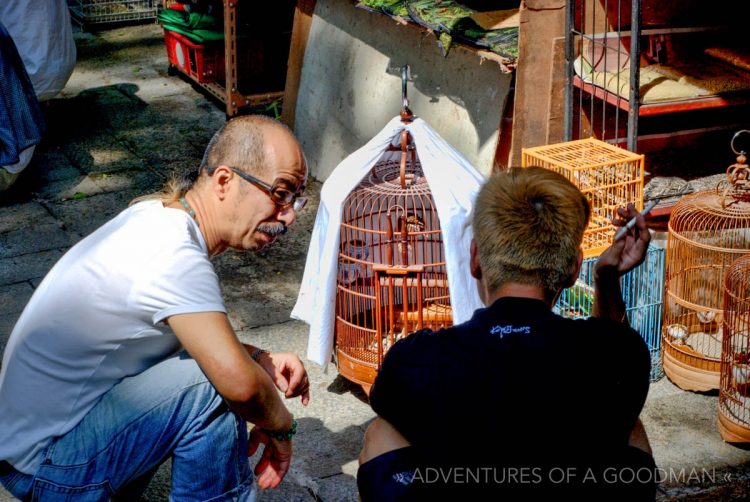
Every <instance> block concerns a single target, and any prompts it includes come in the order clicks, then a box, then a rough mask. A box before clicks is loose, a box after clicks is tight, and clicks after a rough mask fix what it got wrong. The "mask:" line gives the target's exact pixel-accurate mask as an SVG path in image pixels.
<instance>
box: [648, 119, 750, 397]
mask: <svg viewBox="0 0 750 502" xmlns="http://www.w3.org/2000/svg"><path fill="white" fill-rule="evenodd" d="M738 134H739V133H738ZM736 137H737V136H736V135H735V138H736ZM732 148H733V149H734V146H732ZM737 153H738V154H739V155H738V158H737V163H736V164H734V165H732V166H730V167H729V169H727V182H726V183H723V184H720V186H719V187H717V188H716V189H715V190H705V191H701V192H696V193H694V194H691V195H687V196H685V197H683V198H682V199H680V201H679V202H678V203H677V204H676V205H675V206H674V208H673V209H672V215H671V217H670V219H669V234H668V240H667V256H666V260H667V262H666V271H665V280H664V287H665V293H664V321H663V322H662V354H663V356H662V357H663V363H664V372H665V373H666V375H667V376H668V377H669V379H670V380H672V382H674V383H675V384H676V385H678V386H679V387H681V388H682V389H685V390H694V391H707V390H712V389H718V388H719V370H720V367H721V354H722V344H723V339H724V330H723V324H724V323H723V321H724V319H723V317H724V315H723V307H724V305H723V302H724V289H723V283H724V273H725V272H726V270H727V267H728V266H729V265H730V264H731V263H732V262H733V261H734V260H736V259H738V258H739V257H741V256H743V255H745V254H747V253H749V252H750V191H749V190H748V187H747V186H746V185H745V183H744V180H745V179H747V174H748V173H750V170H749V169H748V166H747V164H745V157H744V154H743V153H740V152H737Z"/></svg>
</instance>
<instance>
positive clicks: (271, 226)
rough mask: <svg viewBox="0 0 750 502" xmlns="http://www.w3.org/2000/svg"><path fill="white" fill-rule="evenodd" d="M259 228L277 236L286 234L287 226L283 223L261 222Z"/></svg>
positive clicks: (260, 230)
mask: <svg viewBox="0 0 750 502" xmlns="http://www.w3.org/2000/svg"><path fill="white" fill-rule="evenodd" d="M257 230H258V231H259V232H263V233H265V234H268V235H271V236H274V237H275V236H277V235H284V234H285V233H286V230H287V228H286V225H284V224H283V223H261V224H260V225H258V229H257Z"/></svg>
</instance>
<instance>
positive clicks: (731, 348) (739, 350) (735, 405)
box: [718, 255, 750, 443]
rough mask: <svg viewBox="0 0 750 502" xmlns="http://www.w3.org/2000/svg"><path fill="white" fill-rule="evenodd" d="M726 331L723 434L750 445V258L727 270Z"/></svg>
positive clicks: (721, 406)
mask: <svg viewBox="0 0 750 502" xmlns="http://www.w3.org/2000/svg"><path fill="white" fill-rule="evenodd" d="M723 331H724V340H723V344H722V351H721V378H720V384H721V387H720V390H719V420H718V426H719V432H720V433H721V437H722V438H724V440H725V441H727V442H729V443H750V255H748V256H743V257H741V258H739V259H738V260H736V261H735V262H734V263H732V264H731V265H730V266H729V268H728V269H727V273H726V278H725V281H724V323H723Z"/></svg>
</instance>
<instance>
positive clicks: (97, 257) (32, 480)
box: [0, 116, 309, 500]
mask: <svg viewBox="0 0 750 502" xmlns="http://www.w3.org/2000/svg"><path fill="white" fill-rule="evenodd" d="M306 181H307V165H306V162H305V158H304V155H303V153H302V150H301V148H300V146H299V143H298V142H297V140H296V139H295V138H294V136H293V135H292V133H291V131H289V130H288V129H287V128H286V127H285V126H283V125H282V124H280V123H279V122H277V121H274V120H272V119H269V118H266V117H260V116H250V117H241V118H237V119H234V120H232V121H229V122H228V123H227V124H226V125H225V126H224V127H222V129H221V130H219V132H217V133H216V135H215V136H214V137H213V139H212V140H211V142H210V143H209V145H208V148H207V149H206V153H205V155H204V158H203V161H202V163H201V166H200V168H199V169H198V170H197V171H196V172H195V173H194V174H193V175H191V176H188V177H186V178H185V179H182V180H174V181H172V182H170V183H169V184H168V186H167V187H166V188H165V190H164V191H163V192H160V193H158V194H154V195H151V196H146V197H143V198H141V199H138V200H136V201H134V203H133V204H132V205H131V207H129V208H128V209H126V210H125V211H123V212H122V213H120V214H119V215H118V216H116V217H115V218H114V219H112V220H111V221H109V222H108V223H106V224H105V225H103V226H102V227H101V228H99V229H98V230H97V231H95V232H94V233H93V234H91V235H90V236H88V237H87V238H85V239H84V240H82V241H81V242H79V243H78V244H77V245H76V246H74V247H73V248H72V249H70V251H68V252H67V253H66V254H65V256H63V257H62V258H61V259H60V261H59V262H58V263H57V264H56V265H55V266H54V267H53V269H52V270H51V271H50V272H49V274H48V275H47V277H46V278H45V279H44V281H43V282H42V283H41V284H40V285H39V287H38V288H37V290H36V292H35V294H34V296H33V297H32V299H31V300H30V301H29V304H28V305H27V306H26V309H25V310H24V312H23V313H22V315H21V317H20V319H19V320H18V322H17V324H16V326H15V328H14V330H13V333H12V334H11V337H10V339H9V341H8V345H7V348H6V351H5V354H4V358H3V365H2V370H1V372H0V408H1V409H2V410H3V411H2V413H0V481H2V483H3V484H4V485H5V487H6V488H7V489H8V490H9V491H10V492H11V493H13V494H14V495H15V496H17V497H18V498H20V499H24V500H25V499H27V498H34V499H35V500H36V499H41V500H107V499H109V498H111V497H113V496H114V497H118V498H123V499H125V500H130V499H133V500H136V499H137V498H138V496H139V494H140V493H141V492H142V491H143V490H144V489H145V488H146V486H147V484H148V481H149V480H150V478H151V476H152V475H153V474H154V472H155V471H156V469H157V468H158V466H159V465H160V464H161V463H162V462H164V461H165V460H166V459H167V458H170V457H171V458H172V493H171V498H172V499H173V500H214V499H215V500H253V499H254V497H255V493H256V490H255V483H254V476H253V471H252V466H250V465H249V463H248V455H249V454H252V453H254V451H255V450H256V449H257V448H258V446H259V445H260V444H261V443H263V444H264V445H265V446H264V451H263V454H262V456H261V459H260V461H259V462H258V464H257V465H256V467H255V473H256V474H257V475H258V483H257V484H258V486H259V487H261V488H269V487H276V486H278V484H279V483H280V482H281V480H282V479H283V478H284V475H285V474H286V472H287V470H288V469H289V464H290V459H291V455H292V445H291V439H292V436H293V435H294V434H295V433H296V428H297V424H296V422H295V421H294V419H293V417H292V415H291V413H289V411H288V410H287V408H286V407H285V406H284V404H283V402H282V400H281V399H280V397H279V395H278V391H277V389H278V390H279V391H281V392H282V393H284V395H285V397H286V398H292V397H297V396H299V397H301V400H302V403H303V404H305V405H306V404H307V402H308V401H309V382H308V378H307V373H306V371H305V369H304V366H303V365H302V362H301V361H300V359H299V358H298V357H297V356H296V355H294V354H291V353H269V352H266V351H264V350H262V349H260V348H257V347H253V346H250V345H243V344H242V343H241V342H240V341H239V340H238V338H237V336H236V334H235V333H234V331H233V329H232V327H231V325H230V323H229V320H228V318H227V315H226V308H225V307H224V303H223V300H222V297H221V293H220V289H219V282H218V277H217V275H216V272H215V271H214V268H213V266H212V264H211V261H210V257H212V256H215V255H217V254H219V253H221V252H223V251H225V250H226V249H227V248H230V247H231V248H234V249H240V250H252V251H256V250H259V249H261V248H263V247H264V246H266V245H268V244H270V243H271V242H273V241H274V240H275V239H276V238H277V237H278V236H279V235H281V234H283V233H285V232H286V230H287V228H288V226H289V225H291V224H292V223H293V222H294V220H295V217H296V213H297V211H299V210H300V209H302V207H303V206H304V205H305V202H306V199H305V198H304V197H302V193H303V191H304V188H305V183H306ZM246 422H251V423H253V424H254V427H253V429H252V431H251V433H250V435H249V437H248V433H247V425H246Z"/></svg>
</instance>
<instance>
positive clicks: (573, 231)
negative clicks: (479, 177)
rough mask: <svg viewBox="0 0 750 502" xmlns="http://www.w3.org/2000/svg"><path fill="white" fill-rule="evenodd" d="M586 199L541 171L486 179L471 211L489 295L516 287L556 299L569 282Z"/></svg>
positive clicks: (586, 217)
mask: <svg viewBox="0 0 750 502" xmlns="http://www.w3.org/2000/svg"><path fill="white" fill-rule="evenodd" d="M589 214H590V208H589V204H588V201H587V200H586V197H585V196H584V195H583V194H582V193H581V192H580V190H578V189H577V188H576V187H575V186H574V185H573V184H572V183H571V182H570V181H568V180H567V179H566V178H564V177H563V176H561V175H560V174H557V173H555V172H554V171H550V170H548V169H542V168H540V167H527V168H510V169H507V170H504V171H500V172H497V173H495V174H493V175H492V176H490V178H489V179H488V180H487V182H486V183H485V184H484V185H483V186H482V188H481V190H480V192H479V195H478V196H477V200H476V205H475V208H474V220H473V228H474V240H475V241H476V243H477V251H478V255H479V263H480V266H481V267H482V277H483V280H484V282H485V285H486V287H487V289H488V291H490V292H491V291H495V290H497V289H499V288H500V287H501V286H502V285H503V284H505V283H509V282H516V283H520V284H531V285H539V286H542V287H543V288H544V290H545V293H546V295H548V296H554V295H555V294H557V291H558V290H559V289H560V288H561V287H563V286H564V285H565V283H566V282H567V281H568V280H569V279H570V276H571V272H572V269H573V266H574V265H575V263H576V260H577V258H578V252H579V249H580V246H581V241H582V239H583V231H584V230H585V229H586V225H587V224H588V220H589Z"/></svg>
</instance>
